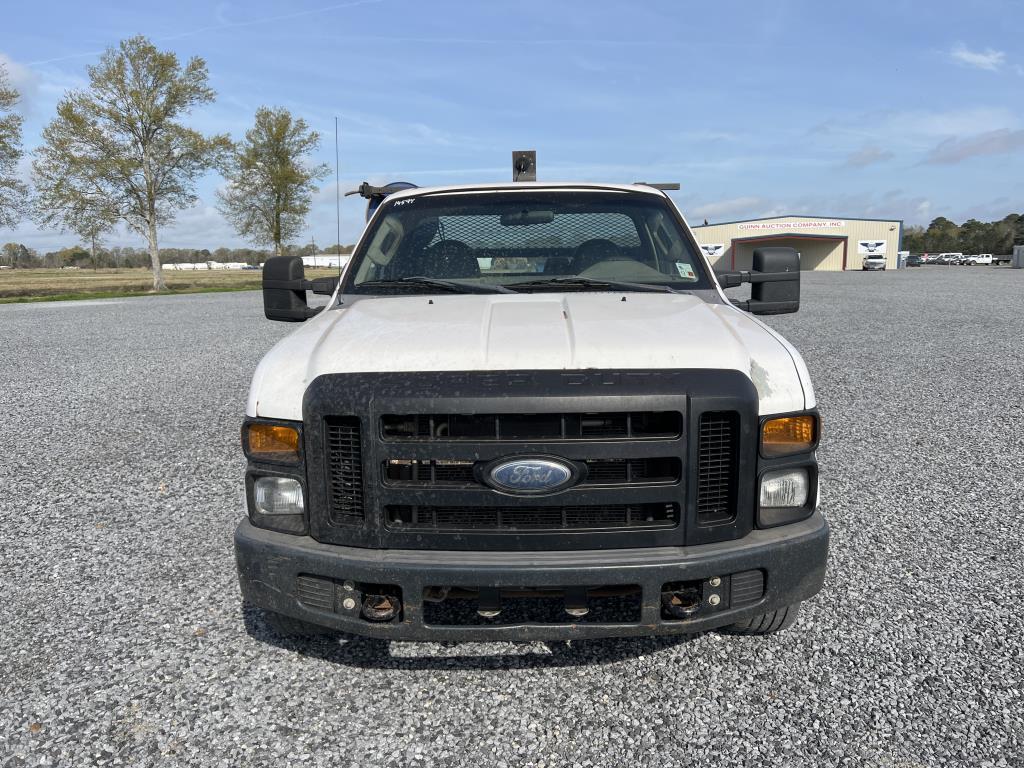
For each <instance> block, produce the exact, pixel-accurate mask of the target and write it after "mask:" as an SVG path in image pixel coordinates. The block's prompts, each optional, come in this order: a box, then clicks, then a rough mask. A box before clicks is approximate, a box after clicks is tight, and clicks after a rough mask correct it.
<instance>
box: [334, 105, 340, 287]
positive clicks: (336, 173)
mask: <svg viewBox="0 0 1024 768" xmlns="http://www.w3.org/2000/svg"><path fill="white" fill-rule="evenodd" d="M339 158H340V155H339V154H338V118H337V117H335V118H334V218H335V221H336V222H337V225H338V233H337V234H338V279H339V280H340V279H341V160H340V159H339Z"/></svg>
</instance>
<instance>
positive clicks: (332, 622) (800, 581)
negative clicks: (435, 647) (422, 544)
mask: <svg viewBox="0 0 1024 768" xmlns="http://www.w3.org/2000/svg"><path fill="white" fill-rule="evenodd" d="M828 538H829V532H828V524H827V523H826V522H825V520H824V518H823V517H822V516H821V515H820V514H818V513H815V514H814V515H813V516H812V517H810V518H808V519H807V520H805V521H803V522H800V523H794V524H792V525H786V526H782V527H779V528H773V529H770V530H754V531H752V532H751V533H749V534H748V535H746V536H745V537H743V538H742V539H739V540H736V541H728V542H722V543H712V544H700V545H694V546H679V547H649V548H637V549H617V550H614V549H613V550H600V551H596V550H582V551H540V552H495V551H482V552H464V551H459V552H455V551H431V550H398V549H368V548H360V547H346V546H338V545H333V544H323V543H320V542H318V541H315V540H314V539H312V538H310V537H306V536H293V535H289V534H282V533H274V532H272V531H266V530H263V529H260V528H256V527H254V526H252V525H251V524H250V523H249V521H248V520H245V521H243V522H242V523H241V524H240V525H239V526H238V529H237V530H236V531H235V554H236V558H237V562H238V572H239V582H240V583H241V588H242V595H243V597H244V598H245V599H246V600H247V601H249V602H251V603H253V604H255V605H257V606H259V607H261V608H265V609H268V610H272V611H276V612H278V613H282V614H285V615H287V616H292V617H295V618H298V619H302V620H304V621H307V622H310V623H313V624H318V625H322V626H327V627H332V628H334V629H338V630H342V631H345V632H351V633H355V634H360V635H367V636H371V637H378V638H384V639H393V640H434V641H447V640H569V639H574V638H586V637H611V636H628V635H653V634H685V633H693V632H702V631H706V630H710V629H714V628H716V627H721V626H725V625H728V624H733V623H735V622H737V621H742V620H744V619H747V618H750V617H752V616H756V615H759V614H762V613H766V612H769V611H773V610H775V609H777V608H781V607H783V606H786V605H791V604H793V603H797V602H800V601H801V600H806V599H807V598H809V597H811V596H812V595H814V594H815V593H816V592H817V591H818V590H819V589H821V586H822V583H823V581H824V578H825V564H826V558H827V553H828ZM757 570H760V571H761V572H762V573H763V575H764V592H763V595H762V596H761V597H760V598H759V599H757V600H756V601H755V602H748V603H745V604H743V605H742V606H741V607H733V606H729V607H725V605H727V604H728V600H726V601H725V602H724V603H723V607H722V608H721V609H720V610H714V611H713V612H711V613H701V614H699V615H697V616H695V617H692V618H688V619H673V618H666V617H665V616H664V614H663V611H662V605H661V593H662V589H663V585H665V584H666V583H669V582H692V581H704V580H707V579H711V578H713V577H727V576H728V575H729V574H737V573H741V572H750V571H757ZM300 576H301V577H303V578H304V579H306V580H307V581H306V582H305V583H308V579H309V577H312V578H313V579H315V580H317V583H335V582H336V583H338V584H341V583H342V582H343V581H352V582H356V583H365V584H386V585H395V586H397V587H399V588H400V589H401V593H402V600H403V608H402V614H401V617H400V619H397V620H395V621H392V622H386V623H376V622H371V621H369V620H366V619H363V618H360V617H359V615H358V612H355V613H351V612H350V613H347V614H346V613H345V612H343V611H341V610H340V609H338V607H337V605H334V606H333V607H332V605H331V603H330V602H327V603H319V604H318V607H313V606H311V605H310V604H309V603H310V601H309V600H308V599H307V600H306V601H303V597H302V589H301V586H300V584H301V583H303V582H301V581H300ZM438 585H461V586H470V585H471V586H473V587H476V588H497V589H512V588H531V587H546V588H551V587H555V588H562V587H565V588H571V587H580V586H583V587H596V586H614V585H638V586H639V587H640V589H641V596H640V616H639V620H638V621H633V622H607V623H602V622H586V621H573V620H571V617H569V616H568V615H566V616H565V621H564V622H561V623H516V624H490V625H466V624H458V625H447V624H440V625H439V624H430V623H427V621H426V620H425V616H424V600H423V595H424V590H425V589H426V588H428V587H436V586H438ZM339 594H341V593H339ZM314 602H316V601H314Z"/></svg>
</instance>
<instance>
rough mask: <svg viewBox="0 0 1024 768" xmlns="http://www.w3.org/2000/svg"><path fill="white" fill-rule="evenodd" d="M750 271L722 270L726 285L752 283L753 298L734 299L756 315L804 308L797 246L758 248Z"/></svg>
mask: <svg viewBox="0 0 1024 768" xmlns="http://www.w3.org/2000/svg"><path fill="white" fill-rule="evenodd" d="M753 266H754V268H753V269H752V270H750V271H749V272H719V273H718V275H717V277H718V284H719V285H721V286H722V288H735V287H736V286H737V285H740V284H741V283H750V300H749V301H734V302H733V304H735V305H736V306H737V307H739V308H740V309H743V310H746V311H747V312H750V313H751V314H754V315H783V314H786V313H789V312H797V311H799V309H800V254H799V253H797V252H796V250H795V249H793V248H756V249H754V264H753Z"/></svg>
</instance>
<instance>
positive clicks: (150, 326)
mask: <svg viewBox="0 0 1024 768" xmlns="http://www.w3.org/2000/svg"><path fill="white" fill-rule="evenodd" d="M1022 310H1024V271H1012V270H1009V269H1006V268H983V267H977V268H966V267H925V268H922V269H912V270H905V271H901V272H896V273H894V272H886V273H869V274H862V273H859V272H858V273H847V274H810V275H806V276H805V280H804V309H803V310H802V311H801V312H800V313H799V314H797V315H791V316H785V317H780V318H777V319H773V320H772V321H771V322H772V323H773V324H774V325H776V326H777V327H779V328H780V329H781V330H782V331H783V333H785V334H786V335H787V336H788V338H789V339H790V340H791V341H792V342H793V343H794V344H795V345H796V346H797V347H798V348H799V349H800V350H801V351H802V352H803V354H804V356H805V358H806V360H807V363H808V365H809V367H810V369H811V374H812V376H813V378H814V382H815V386H816V388H817V392H818V397H819V401H820V405H821V409H822V412H823V413H824V414H825V422H826V427H825V442H824V445H823V447H822V449H821V451H820V460H821V464H822V471H823V494H824V495H823V508H824V512H825V514H826V516H827V517H828V518H829V520H830V521H831V523H832V526H833V527H832V530H833V540H832V541H833V548H832V554H831V561H830V568H829V576H828V581H827V583H826V587H825V589H824V591H823V592H822V593H821V594H820V595H819V596H818V597H816V598H815V599H814V600H812V601H811V602H809V603H808V604H807V605H806V606H805V610H804V612H803V613H802V615H801V618H800V620H799V622H798V624H797V625H796V626H795V627H794V629H792V630H791V631H789V632H786V633H783V634H780V635H776V636H774V637H771V638H765V639H757V638H742V637H726V636H720V635H716V634H709V635H703V636H698V637H694V638H687V639H682V640H680V639H669V640H664V639H662V640H615V641H592V642H577V643H574V644H573V645H571V646H566V645H551V646H548V645H543V644H531V645H521V646H517V645H512V644H503V643H495V644H461V645H450V646H444V645H430V644H428V645H416V644H406V643H392V644H391V645H390V646H388V647H386V648H385V649H381V648H380V647H379V646H375V645H373V644H372V643H368V642H365V641H360V640H350V641H345V640H342V641H333V642H327V641H312V642H308V643H303V644H299V645H287V646H280V645H272V644H269V643H266V642H261V641H259V640H258V639H254V638H253V637H252V636H250V635H249V634H247V633H246V631H245V628H244V624H243V617H242V612H241V608H240V604H239V603H240V601H239V596H238V588H237V582H236V580H235V570H234V560H233V553H232V544H231V534H232V530H233V527H234V525H235V523H236V522H237V520H238V519H239V516H240V514H241V512H240V510H241V505H242V499H241V478H242V471H243V468H244V461H243V459H242V457H241V454H240V450H239V447H238V428H239V424H240V420H241V418H242V414H243V408H244V402H245V395H246V391H247V387H248V380H249V376H250V374H251V372H252V370H253V368H254V366H255V365H256V362H257V361H258V359H259V358H260V356H261V355H262V354H263V352H264V351H265V350H266V349H267V348H268V347H269V346H270V345H271V344H272V343H273V342H274V341H275V340H276V339H278V338H279V337H281V336H282V335H284V334H285V333H286V332H287V331H288V330H289V328H288V327H287V326H285V325H283V324H277V323H271V322H269V321H266V320H264V319H263V317H262V313H261V306H260V299H259V294H257V293H243V294H214V295H196V296H183V297H168V298H155V299H150V298H141V299H125V300H111V301H95V302H70V303H57V304H37V305H7V306H0V382H2V386H0V413H2V415H3V430H2V432H0V457H2V458H0V524H2V525H0V765H3V766H8V765H11V766H21V765H76V766H78V765H93V764H96V765H156V764H159V765H223V766H237V765H268V766H269V765H272V766H281V765H292V764H294V765H299V764H302V765H325V766H326V765H330V766H349V765H351V766H365V765H445V766H447V765H467V766H482V765H487V766H490V765H499V766H506V765H507V766H541V765H546V766H562V765H574V766H575V765H581V766H587V765H594V766H598V765H622V764H628V763H639V764H645V765H646V764H650V765H659V766H661V765H676V764H678V765H703V764H713V765H716V766H731V765H751V764H756V765H783V764H784V765H794V766H819V765H825V764H828V765H871V766H886V767H892V768H896V767H897V766H899V767H901V768H909V767H910V766H932V765H971V766H993V765H995V766H1000V765H1008V766H1013V765H1022V764H1024V679H1022V678H1024V633H1022V631H1021V609H1022V606H1024V586H1022V585H1024V566H1022V557H1021V548H1022V542H1024V472H1022V464H1021V457H1022V456H1024V388H1022V385H1021V374H1022V372H1024V312H1022Z"/></svg>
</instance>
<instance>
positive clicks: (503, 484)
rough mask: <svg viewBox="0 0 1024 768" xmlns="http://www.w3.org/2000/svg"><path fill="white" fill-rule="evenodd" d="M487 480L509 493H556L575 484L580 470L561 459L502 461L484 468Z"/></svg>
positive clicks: (489, 483)
mask: <svg viewBox="0 0 1024 768" xmlns="http://www.w3.org/2000/svg"><path fill="white" fill-rule="evenodd" d="M484 479H485V480H486V481H487V484H488V485H490V486H491V487H492V488H496V489H498V490H499V491H505V492H507V493H523V494H528V493H552V492H554V491H558V490H561V489H562V488H565V487H567V486H569V485H572V483H573V481H574V480H575V479H576V469H575V467H573V465H572V464H569V463H567V462H564V461H560V460H558V459H546V458H518V459H499V460H498V461H497V462H495V463H493V464H491V465H489V466H488V467H486V468H485V469H484Z"/></svg>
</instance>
